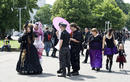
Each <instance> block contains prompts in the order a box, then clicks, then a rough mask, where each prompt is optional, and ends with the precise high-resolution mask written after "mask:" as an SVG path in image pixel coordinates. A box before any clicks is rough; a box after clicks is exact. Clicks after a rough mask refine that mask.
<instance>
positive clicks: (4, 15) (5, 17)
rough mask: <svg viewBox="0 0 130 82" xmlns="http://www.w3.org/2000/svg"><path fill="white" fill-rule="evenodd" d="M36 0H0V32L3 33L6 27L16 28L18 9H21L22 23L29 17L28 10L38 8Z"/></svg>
mask: <svg viewBox="0 0 130 82" xmlns="http://www.w3.org/2000/svg"><path fill="white" fill-rule="evenodd" d="M36 2H37V0H0V32H2V33H5V32H6V30H8V29H12V28H14V29H18V25H19V23H18V20H19V11H18V8H19V7H20V8H25V7H26V9H22V25H23V24H24V23H25V22H26V21H27V20H29V19H30V14H29V11H30V12H32V9H33V8H38V6H37V4H36Z"/></svg>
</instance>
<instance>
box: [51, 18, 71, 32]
mask: <svg viewBox="0 0 130 82" xmlns="http://www.w3.org/2000/svg"><path fill="white" fill-rule="evenodd" d="M59 23H64V24H67V27H66V30H67V32H69V33H71V29H70V24H69V22H68V21H67V20H65V19H63V18H61V17H55V18H54V19H53V25H54V27H55V28H56V30H58V31H60V27H59Z"/></svg>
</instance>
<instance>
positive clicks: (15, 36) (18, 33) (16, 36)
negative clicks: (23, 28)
mask: <svg viewBox="0 0 130 82" xmlns="http://www.w3.org/2000/svg"><path fill="white" fill-rule="evenodd" d="M22 35H23V33H20V32H18V31H15V32H13V35H12V36H11V38H12V39H13V40H18V39H19V37H21V36H22Z"/></svg>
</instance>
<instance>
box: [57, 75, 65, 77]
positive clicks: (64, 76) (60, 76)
mask: <svg viewBox="0 0 130 82" xmlns="http://www.w3.org/2000/svg"><path fill="white" fill-rule="evenodd" d="M58 77H66V75H58Z"/></svg>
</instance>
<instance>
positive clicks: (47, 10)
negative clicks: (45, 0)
mask: <svg viewBox="0 0 130 82" xmlns="http://www.w3.org/2000/svg"><path fill="white" fill-rule="evenodd" d="M51 7H52V6H51V5H49V4H46V5H44V6H43V7H41V8H40V9H39V10H38V11H37V13H36V15H35V19H36V20H37V21H41V22H42V24H48V25H50V24H51V16H52V14H51Z"/></svg>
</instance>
